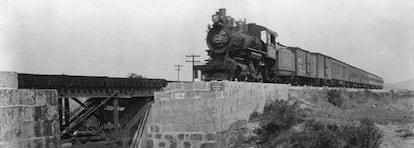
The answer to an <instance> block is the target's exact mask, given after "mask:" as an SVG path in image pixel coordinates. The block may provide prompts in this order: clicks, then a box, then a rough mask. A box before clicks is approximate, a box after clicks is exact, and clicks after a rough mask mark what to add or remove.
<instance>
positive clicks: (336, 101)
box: [328, 89, 344, 107]
mask: <svg viewBox="0 0 414 148" xmlns="http://www.w3.org/2000/svg"><path fill="white" fill-rule="evenodd" d="M328 102H329V103H331V104H333V105H335V106H337V107H341V106H342V103H343V102H344V100H343V98H342V97H341V92H340V91H339V90H336V89H331V90H329V91H328Z"/></svg>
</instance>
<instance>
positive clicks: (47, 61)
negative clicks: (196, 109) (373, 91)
mask: <svg viewBox="0 0 414 148" xmlns="http://www.w3.org/2000/svg"><path fill="white" fill-rule="evenodd" d="M219 8H226V9H227V14H228V15H230V16H232V17H233V18H235V19H236V20H238V19H246V20H247V22H248V23H256V24H260V25H263V26H266V27H268V28H269V29H271V30H273V31H275V32H277V33H278V34H279V37H278V38H277V41H278V42H280V43H282V44H284V45H288V46H296V47H301V48H303V49H306V50H309V51H312V52H319V53H323V54H325V55H329V56H331V57H334V58H336V59H339V60H342V61H344V62H346V63H348V64H351V65H353V66H355V67H359V68H361V69H364V70H366V71H368V72H371V73H374V74H377V75H379V76H381V77H383V78H384V80H385V81H386V82H396V81H403V80H407V79H412V78H414V1H412V0H365V1H360V0H312V1H309V0H288V1H280V0H254V1H253V0H205V1H199V0H173V1H168V0H165V1H163V0H150V1H148V0H131V1H129V0H125V1H117V0H70V1H69V0H67V1H66V0H38V1H20V0H2V1H0V71H16V72H20V73H36V74H68V75H89V76H112V77H125V76H127V75H128V74H129V73H137V74H141V75H143V76H145V77H150V78H164V79H168V80H176V79H177V71H175V70H174V69H175V67H174V66H173V65H175V64H182V65H184V67H183V71H181V73H180V75H181V76H180V80H191V63H186V62H185V60H189V59H186V58H185V55H188V54H198V55H201V56H202V57H201V58H199V59H200V60H202V61H203V60H205V59H207V53H206V52H205V50H206V49H207V45H206V41H205V37H206V35H207V32H206V31H207V25H208V24H211V15H212V14H214V13H215V11H217V9H219Z"/></svg>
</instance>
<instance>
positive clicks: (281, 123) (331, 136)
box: [236, 91, 383, 148]
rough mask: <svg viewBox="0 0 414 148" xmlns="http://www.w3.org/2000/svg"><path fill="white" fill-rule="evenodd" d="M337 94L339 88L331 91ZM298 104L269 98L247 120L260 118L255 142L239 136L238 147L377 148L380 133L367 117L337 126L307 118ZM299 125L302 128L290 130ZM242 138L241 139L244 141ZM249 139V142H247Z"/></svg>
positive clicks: (379, 141) (379, 142) (380, 137)
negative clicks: (269, 99)
mask: <svg viewBox="0 0 414 148" xmlns="http://www.w3.org/2000/svg"><path fill="white" fill-rule="evenodd" d="M331 95H332V96H333V97H335V96H337V95H339V92H338V91H334V92H333V93H332V94H331ZM304 117H305V116H304V113H303V110H302V109H300V108H299V106H298V103H293V104H292V103H289V102H288V101H284V100H275V101H269V102H268V103H267V104H266V105H265V107H264V110H263V113H258V112H253V113H252V114H250V121H259V126H260V128H259V129H258V130H257V131H256V132H255V134H256V135H257V138H255V140H256V139H257V141H258V142H257V143H256V142H252V140H251V139H250V140H247V139H249V138H247V139H246V138H244V139H243V138H242V137H238V138H239V139H243V140H239V141H237V142H236V143H238V144H236V145H237V146H242V145H244V146H245V145H246V144H247V145H249V144H250V146H251V145H252V144H253V145H254V144H256V147H262V148H273V147H284V148H379V145H380V144H381V140H382V137H383V134H382V132H381V130H380V129H379V128H377V127H376V126H375V125H374V123H373V122H372V121H370V120H367V119H365V120H361V121H360V123H359V124H357V125H342V126H341V125H337V124H327V123H324V122H318V121H315V120H308V121H306V122H305V123H304V124H303V125H302V124H301V123H303V121H304ZM297 125H298V127H299V125H300V126H301V127H303V128H302V129H297V130H293V128H292V127H294V126H297ZM243 141H244V142H243ZM248 141H250V142H248Z"/></svg>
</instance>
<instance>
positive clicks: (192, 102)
mask: <svg viewBox="0 0 414 148" xmlns="http://www.w3.org/2000/svg"><path fill="white" fill-rule="evenodd" d="M287 91H288V87H287V85H281V84H264V83H242V82H227V81H224V82H194V83H170V84H168V86H167V87H166V88H165V89H164V91H163V92H157V93H155V97H154V100H155V102H154V104H153V106H152V109H151V113H150V116H149V119H148V122H147V126H146V128H145V131H144V133H145V134H146V135H144V138H143V140H142V142H141V144H142V146H143V147H148V148H156V147H160V148H164V147H166V148H213V147H214V148H217V147H220V148H221V147H227V146H228V144H229V143H228V142H229V141H228V132H227V131H229V130H230V129H237V128H240V127H241V126H244V125H245V124H244V123H246V121H247V120H248V119H249V115H250V114H251V113H252V112H253V111H257V112H261V111H262V110H263V107H264V105H265V103H266V101H267V100H269V99H270V100H274V99H287V98H288V93H287Z"/></svg>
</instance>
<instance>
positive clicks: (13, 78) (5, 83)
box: [0, 71, 18, 88]
mask: <svg viewBox="0 0 414 148" xmlns="http://www.w3.org/2000/svg"><path fill="white" fill-rule="evenodd" d="M17 84H18V83H17V73H16V72H7V71H0V88H17Z"/></svg>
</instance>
